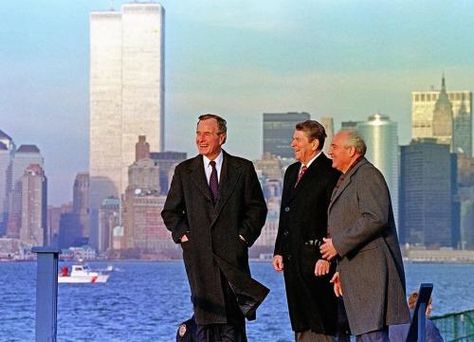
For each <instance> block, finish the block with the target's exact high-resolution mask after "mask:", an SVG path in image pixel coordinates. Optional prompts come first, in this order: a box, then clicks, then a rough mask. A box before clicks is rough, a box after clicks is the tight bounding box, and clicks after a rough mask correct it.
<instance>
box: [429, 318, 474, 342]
mask: <svg viewBox="0 0 474 342" xmlns="http://www.w3.org/2000/svg"><path fill="white" fill-rule="evenodd" d="M431 320H432V321H433V322H434V323H435V324H436V326H437V327H438V329H439V331H440V333H441V336H443V338H444V340H445V342H468V341H474V310H467V311H462V312H456V313H450V314H446V315H441V316H433V317H432V318H431Z"/></svg>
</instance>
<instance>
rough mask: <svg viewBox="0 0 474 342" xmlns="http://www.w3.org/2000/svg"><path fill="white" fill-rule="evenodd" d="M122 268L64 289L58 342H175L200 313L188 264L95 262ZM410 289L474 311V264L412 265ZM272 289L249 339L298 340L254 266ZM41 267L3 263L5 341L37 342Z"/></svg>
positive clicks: (439, 304)
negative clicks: (195, 311)
mask: <svg viewBox="0 0 474 342" xmlns="http://www.w3.org/2000/svg"><path fill="white" fill-rule="evenodd" d="M110 264H113V265H114V267H115V268H116V269H117V271H116V272H113V273H112V275H111V277H110V279H109V281H108V283H106V284H94V285H89V284H61V285H60V286H59V294H58V341H59V342H66V341H127V342H135V341H137V342H141V341H143V342H144V341H159V342H173V341H174V340H175V334H176V327H177V325H178V324H179V323H180V322H181V321H184V320H186V319H188V318H189V317H190V316H191V314H192V309H191V305H190V299H189V298H190V297H189V296H190V295H189V289H188V284H187V280H186V275H185V272H184V267H183V264H182V262H181V261H173V262H116V263H107V264H105V263H91V266H93V267H97V268H105V267H106V266H107V265H110ZM405 266H406V272H407V289H408V291H412V290H415V289H417V288H418V286H419V284H420V283H421V282H433V283H434V294H433V299H434V310H433V314H434V315H440V314H445V313H449V312H457V311H462V310H468V309H473V308H474V297H473V296H471V295H469V294H470V291H471V288H472V284H474V265H464V264H406V265H405ZM251 268H252V273H253V274H254V276H255V278H256V279H258V280H259V281H261V282H262V283H263V284H265V285H266V286H267V287H269V288H270V289H271V292H270V294H269V296H268V298H267V299H266V301H265V302H264V303H263V304H262V306H261V308H260V309H259V311H258V312H257V320H256V321H253V322H249V323H248V324H247V329H248V337H249V341H257V342H266V341H268V342H278V341H280V342H286V341H293V334H292V332H291V328H290V323H289V319H288V313H287V305H286V298H285V293H284V286H283V278H282V276H281V274H277V273H276V272H274V271H273V269H272V268H271V265H270V264H269V263H252V265H251ZM35 286H36V263H34V262H31V263H30V262H28V263H26V262H25V263H0V341H2V342H3V341H34V336H35V331H34V327H35Z"/></svg>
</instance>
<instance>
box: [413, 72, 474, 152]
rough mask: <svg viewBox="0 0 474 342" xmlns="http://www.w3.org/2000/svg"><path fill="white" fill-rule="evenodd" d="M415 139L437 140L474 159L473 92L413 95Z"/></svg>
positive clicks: (419, 92)
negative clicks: (473, 156) (473, 135)
mask: <svg viewBox="0 0 474 342" xmlns="http://www.w3.org/2000/svg"><path fill="white" fill-rule="evenodd" d="M412 137H413V139H418V138H437V141H438V142H439V143H444V144H449V145H450V146H451V151H452V152H455V153H465V154H466V155H468V156H472V92H470V91H467V90H463V91H447V90H446V82H445V78H444V76H443V78H442V81H441V90H438V91H436V90H431V91H414V92H412Z"/></svg>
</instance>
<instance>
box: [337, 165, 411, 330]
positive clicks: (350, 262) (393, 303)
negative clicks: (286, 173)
mask: <svg viewBox="0 0 474 342" xmlns="http://www.w3.org/2000/svg"><path fill="white" fill-rule="evenodd" d="M328 215H329V217H328V227H329V233H330V235H331V237H332V241H333V244H334V247H335V248H336V251H337V252H338V254H339V256H340V259H339V260H338V266H337V270H338V271H339V273H340V280H341V286H342V292H343V300H344V306H345V308H346V312H347V317H348V319H349V326H350V328H351V331H352V333H353V334H355V335H360V334H364V333H367V332H370V331H374V330H380V329H382V328H383V327H385V326H389V325H394V324H402V323H406V322H408V320H409V312H408V305H407V302H406V295H405V273H404V269H403V261H402V256H401V252H400V246H399V244H398V238H397V232H396V228H395V220H394V217H393V211H392V204H391V201H390V195H389V191H388V187H387V184H386V183H385V179H384V177H383V175H382V174H381V173H380V171H379V170H377V169H376V168H375V167H374V166H373V165H372V164H371V163H369V162H368V161H367V159H365V158H362V159H361V161H359V162H358V163H357V164H356V165H355V166H354V167H353V168H352V169H350V170H349V171H348V172H347V173H346V174H344V181H343V182H342V183H341V184H340V186H339V187H338V188H337V189H336V190H335V192H334V195H333V198H332V201H331V203H330V205H329V209H328Z"/></svg>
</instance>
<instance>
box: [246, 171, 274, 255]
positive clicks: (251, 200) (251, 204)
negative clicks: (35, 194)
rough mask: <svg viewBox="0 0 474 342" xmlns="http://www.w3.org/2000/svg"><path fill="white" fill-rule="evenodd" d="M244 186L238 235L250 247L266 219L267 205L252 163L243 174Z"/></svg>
mask: <svg viewBox="0 0 474 342" xmlns="http://www.w3.org/2000/svg"><path fill="white" fill-rule="evenodd" d="M244 186H245V190H244V194H245V195H244V205H243V208H244V210H243V216H242V217H243V219H242V224H241V227H240V230H239V234H240V235H242V237H243V238H244V239H245V241H246V243H247V245H248V246H249V247H250V246H252V245H253V244H254V242H255V241H256V240H257V239H258V237H259V236H260V233H261V231H262V228H263V225H264V224H265V219H266V217H267V205H266V203H265V199H264V197H263V192H262V187H261V185H260V182H259V181H258V177H257V173H256V172H255V169H254V167H253V164H252V163H249V167H248V169H247V171H246V172H245V184H244Z"/></svg>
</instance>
